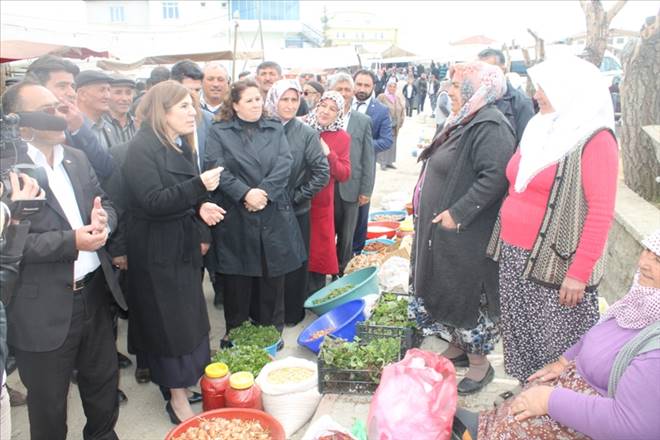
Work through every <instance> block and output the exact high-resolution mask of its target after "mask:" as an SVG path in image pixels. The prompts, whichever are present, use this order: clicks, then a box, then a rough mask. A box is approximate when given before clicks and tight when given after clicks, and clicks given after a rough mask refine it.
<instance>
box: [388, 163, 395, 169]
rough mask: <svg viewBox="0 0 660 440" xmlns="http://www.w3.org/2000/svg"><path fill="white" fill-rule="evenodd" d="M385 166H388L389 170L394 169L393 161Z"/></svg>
mask: <svg viewBox="0 0 660 440" xmlns="http://www.w3.org/2000/svg"><path fill="white" fill-rule="evenodd" d="M387 168H389V169H391V170H396V166H394V164H393V163H390V164H387Z"/></svg>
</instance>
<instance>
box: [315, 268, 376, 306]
mask: <svg viewBox="0 0 660 440" xmlns="http://www.w3.org/2000/svg"><path fill="white" fill-rule="evenodd" d="M377 273H378V268H376V267H367V268H364V269H361V270H358V271H357V272H353V273H351V274H348V275H345V276H343V277H341V278H339V279H338V280H336V281H333V282H332V283H330V284H328V285H327V286H325V287H324V288H323V289H320V290H317V291H316V293H314V294H313V295H312V296H310V297H309V298H307V300H306V301H305V308H306V309H310V310H311V311H312V312H314V313H316V314H317V315H319V316H321V315H322V314H324V313H326V312H329V311H330V310H332V309H334V308H335V307H337V306H340V305H342V304H344V303H347V302H349V301H351V300H353V299H358V298H362V297H363V296H365V295H369V294H370V293H378V277H376V274H377ZM347 284H352V285H353V288H352V289H351V290H349V291H348V292H344V293H343V294H341V295H340V296H338V297H337V298H333V299H330V300H328V301H324V302H322V303H320V304H313V302H314V300H316V299H319V298H323V297H325V296H327V295H328V294H329V293H330V292H331V291H333V290H334V289H337V288H340V287H344V286H345V285H347Z"/></svg>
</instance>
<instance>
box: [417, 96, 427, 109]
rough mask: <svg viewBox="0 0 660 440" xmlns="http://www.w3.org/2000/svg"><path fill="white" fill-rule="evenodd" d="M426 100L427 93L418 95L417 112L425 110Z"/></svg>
mask: <svg viewBox="0 0 660 440" xmlns="http://www.w3.org/2000/svg"><path fill="white" fill-rule="evenodd" d="M424 101H426V93H420V94H418V95H417V114H420V113H421V112H423V111H424Z"/></svg>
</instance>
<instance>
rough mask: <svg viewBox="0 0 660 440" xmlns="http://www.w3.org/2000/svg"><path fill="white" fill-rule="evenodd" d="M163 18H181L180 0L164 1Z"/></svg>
mask: <svg viewBox="0 0 660 440" xmlns="http://www.w3.org/2000/svg"><path fill="white" fill-rule="evenodd" d="M163 18H164V19H165V20H171V19H175V20H176V19H177V18H179V2H163Z"/></svg>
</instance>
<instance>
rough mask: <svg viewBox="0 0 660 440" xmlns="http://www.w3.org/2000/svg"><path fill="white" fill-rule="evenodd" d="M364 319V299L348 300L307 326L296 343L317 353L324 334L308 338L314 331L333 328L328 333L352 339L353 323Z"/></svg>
mask: <svg viewBox="0 0 660 440" xmlns="http://www.w3.org/2000/svg"><path fill="white" fill-rule="evenodd" d="M364 320H365V316H364V300H362V299H355V300H353V301H349V302H347V303H344V304H342V305H340V306H339V307H336V308H334V309H332V310H330V311H329V312H328V313H326V314H324V315H322V316H321V317H320V318H317V319H316V321H314V322H312V323H311V324H310V325H309V327H307V328H306V329H305V330H303V331H302V332H301V333H300V335H298V344H300V345H302V346H303V347H307V348H309V349H310V350H312V351H313V352H314V353H316V354H318V353H319V350H320V348H321V342H323V340H324V339H325V336H321V337H320V338H316V339H312V340H310V338H311V336H312V335H313V334H314V333H315V332H318V331H320V330H325V329H327V328H333V329H334V330H333V331H331V332H330V333H329V334H330V335H332V336H336V337H339V338H342V339H346V340H347V341H352V340H353V339H354V338H355V325H356V324H357V323H358V322H361V321H364Z"/></svg>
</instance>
